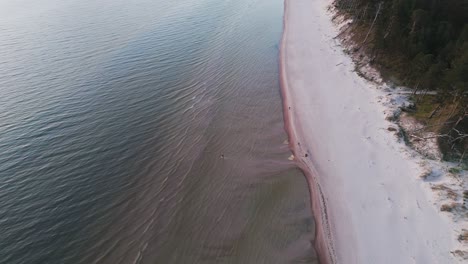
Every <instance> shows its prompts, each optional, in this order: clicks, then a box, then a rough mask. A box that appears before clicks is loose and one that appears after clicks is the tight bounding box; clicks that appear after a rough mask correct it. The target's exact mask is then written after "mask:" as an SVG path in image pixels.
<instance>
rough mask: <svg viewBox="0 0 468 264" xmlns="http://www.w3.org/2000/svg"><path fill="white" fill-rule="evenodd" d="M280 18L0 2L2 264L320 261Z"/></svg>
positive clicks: (269, 6)
mask: <svg viewBox="0 0 468 264" xmlns="http://www.w3.org/2000/svg"><path fill="white" fill-rule="evenodd" d="M282 15H283V0H171V1H167V0H131V1H128V0H125V1H123V0H100V1H94V0H41V1H36V0H0V263H8V264H9V263H27V264H35V263H38V264H39V263H54V264H55V263H57V264H59V263H60V264H61V263H84V264H92V263H112V264H114V263H161V264H167V263H177V264H179V263H181V264H185V263H239V264H244V263H246V264H249V263H253V264H257V263H268V264H274V263H316V262H315V261H316V260H315V253H314V252H313V249H312V247H311V240H312V239H313V232H314V224H313V220H312V217H311V213H310V204H309V194H308V189H307V185H306V181H305V179H304V177H303V175H302V174H301V173H300V171H299V170H298V169H297V168H296V167H295V166H294V164H293V163H292V162H290V161H289V160H288V156H289V155H290V152H289V149H288V146H287V144H285V143H286V142H285V140H286V139H287V136H286V134H285V132H284V128H283V119H282V118H283V117H282V106H281V98H280V93H279V86H278V69H277V68H278V67H277V66H278V61H277V58H278V44H279V41H280V36H281V31H282ZM220 155H224V159H222V158H220Z"/></svg>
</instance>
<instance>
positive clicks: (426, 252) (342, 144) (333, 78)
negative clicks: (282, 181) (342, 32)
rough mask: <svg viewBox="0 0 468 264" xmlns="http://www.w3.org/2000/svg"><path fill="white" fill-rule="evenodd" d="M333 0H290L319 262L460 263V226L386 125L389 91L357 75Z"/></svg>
mask: <svg viewBox="0 0 468 264" xmlns="http://www.w3.org/2000/svg"><path fill="white" fill-rule="evenodd" d="M330 4H331V1H329V0H294V1H290V0H286V1H285V18H284V32H283V40H282V45H281V55H280V56H281V58H280V61H281V65H280V67H281V84H282V94H283V100H284V112H285V120H286V127H287V129H288V133H289V138H290V145H291V147H292V149H293V152H294V155H295V159H296V161H297V162H298V164H299V166H300V167H301V168H302V169H303V170H304V172H305V174H306V176H307V179H308V182H309V187H310V192H311V200H312V207H313V208H312V209H313V212H314V215H315V218H316V223H317V227H316V232H317V237H316V242H315V244H316V245H315V247H316V249H317V251H318V253H319V256H320V259H321V263H361V264H362V263H372V264H374V263H401V264H404V263H425V264H426V263H457V261H458V260H457V259H455V258H454V257H453V256H452V254H451V253H450V251H452V250H453V249H454V248H453V247H454V245H453V243H454V241H455V239H454V237H455V235H454V230H453V227H452V226H451V223H450V221H449V219H448V218H447V217H445V216H444V215H442V214H440V212H438V208H436V207H435V206H434V205H433V203H434V202H433V201H432V197H431V196H430V195H428V193H427V192H426V191H425V189H424V186H422V185H423V184H424V183H423V181H422V180H421V178H420V177H419V175H420V174H421V173H422V171H421V167H420V166H418V164H416V163H415V162H414V161H413V160H411V159H410V158H409V157H408V155H407V153H406V152H405V151H404V148H405V146H404V144H402V143H401V142H398V141H397V140H396V138H395V135H394V134H392V133H390V132H389V131H388V130H387V128H388V127H389V126H391V125H392V124H391V123H390V122H389V121H386V120H385V114H384V110H385V109H384V107H383V106H382V105H381V104H379V103H378V98H379V97H381V96H383V95H384V94H385V93H384V91H381V90H379V89H376V87H372V84H370V83H368V82H367V81H365V80H364V79H362V78H360V77H359V76H358V75H357V74H356V73H354V72H353V67H354V66H353V62H352V60H351V59H350V58H349V57H348V56H347V55H346V54H344V53H343V51H342V48H341V47H339V46H338V42H337V40H335V39H334V37H335V36H336V35H337V34H338V31H337V28H336V26H335V25H334V24H333V23H332V22H331V15H330V14H329V13H328V12H327V6H328V5H330Z"/></svg>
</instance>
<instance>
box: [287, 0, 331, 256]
mask: <svg viewBox="0 0 468 264" xmlns="http://www.w3.org/2000/svg"><path fill="white" fill-rule="evenodd" d="M287 10H288V0H284V16H283V33H282V36H281V45H280V49H279V54H280V56H279V57H280V58H279V70H280V74H279V78H280V88H281V97H282V100H283V116H284V123H285V124H284V126H285V130H286V133H287V134H288V138H289V147H290V149H291V151H292V153H293V155H294V157H295V158H294V159H295V160H296V161H297V156H298V153H299V152H298V150H297V148H296V144H297V142H296V131H295V128H294V126H293V125H292V123H294V121H293V120H294V116H293V115H292V112H291V111H290V110H291V107H290V106H291V105H292V102H291V101H290V96H288V91H289V87H288V80H287V70H286V68H287V67H286V64H287V63H286V60H287V57H286V52H285V50H286V41H285V40H286V39H287V33H288V30H287V24H288V21H287V20H288V15H287ZM297 165H298V166H299V168H300V169H301V170H302V172H303V173H304V176H305V178H306V181H307V185H308V188H309V192H310V204H311V211H312V215H313V217H314V221H315V238H314V248H315V251H316V253H317V256H318V258H319V261H320V263H321V264H333V263H336V257H335V255H334V254H335V253H334V249H333V244H332V242H331V236H330V234H329V232H325V230H328V231H329V223H328V219H327V217H326V215H327V214H326V207H325V204H324V199H323V194H322V195H319V192H320V191H319V190H320V189H319V188H320V187H319V185H318V183H317V182H316V180H315V179H314V177H317V175H314V174H312V170H311V169H310V168H307V167H306V165H305V164H303V163H300V162H297ZM314 186H316V187H318V188H314ZM324 216H325V217H324Z"/></svg>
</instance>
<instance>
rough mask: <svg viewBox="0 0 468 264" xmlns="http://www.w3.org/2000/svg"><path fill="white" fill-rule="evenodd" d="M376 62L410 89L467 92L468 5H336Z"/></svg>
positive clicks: (443, 0)
mask: <svg viewBox="0 0 468 264" xmlns="http://www.w3.org/2000/svg"><path fill="white" fill-rule="evenodd" d="M336 6H337V7H338V8H339V9H341V10H344V11H346V12H347V13H348V14H350V15H351V16H352V18H353V19H354V20H355V21H356V22H357V23H365V24H369V25H370V30H369V31H368V32H367V35H366V37H365V40H364V41H363V42H364V43H363V44H365V45H368V46H370V50H371V55H372V56H373V58H372V59H373V60H375V61H377V62H379V64H382V66H384V67H385V68H387V69H388V70H390V72H391V73H392V74H394V75H396V76H397V77H398V79H400V80H401V81H402V82H403V84H405V85H408V86H410V87H415V88H416V87H424V88H425V89H430V90H439V91H441V92H445V91H451V92H453V91H464V92H466V91H467V90H468V0H337V1H336Z"/></svg>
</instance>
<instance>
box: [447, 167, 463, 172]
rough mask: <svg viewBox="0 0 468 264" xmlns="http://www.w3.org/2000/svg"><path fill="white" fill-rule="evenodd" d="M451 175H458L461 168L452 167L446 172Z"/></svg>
mask: <svg viewBox="0 0 468 264" xmlns="http://www.w3.org/2000/svg"><path fill="white" fill-rule="evenodd" d="M448 171H449V172H450V173H452V174H459V173H460V172H461V168H458V167H453V168H450V169H449V170H448Z"/></svg>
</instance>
